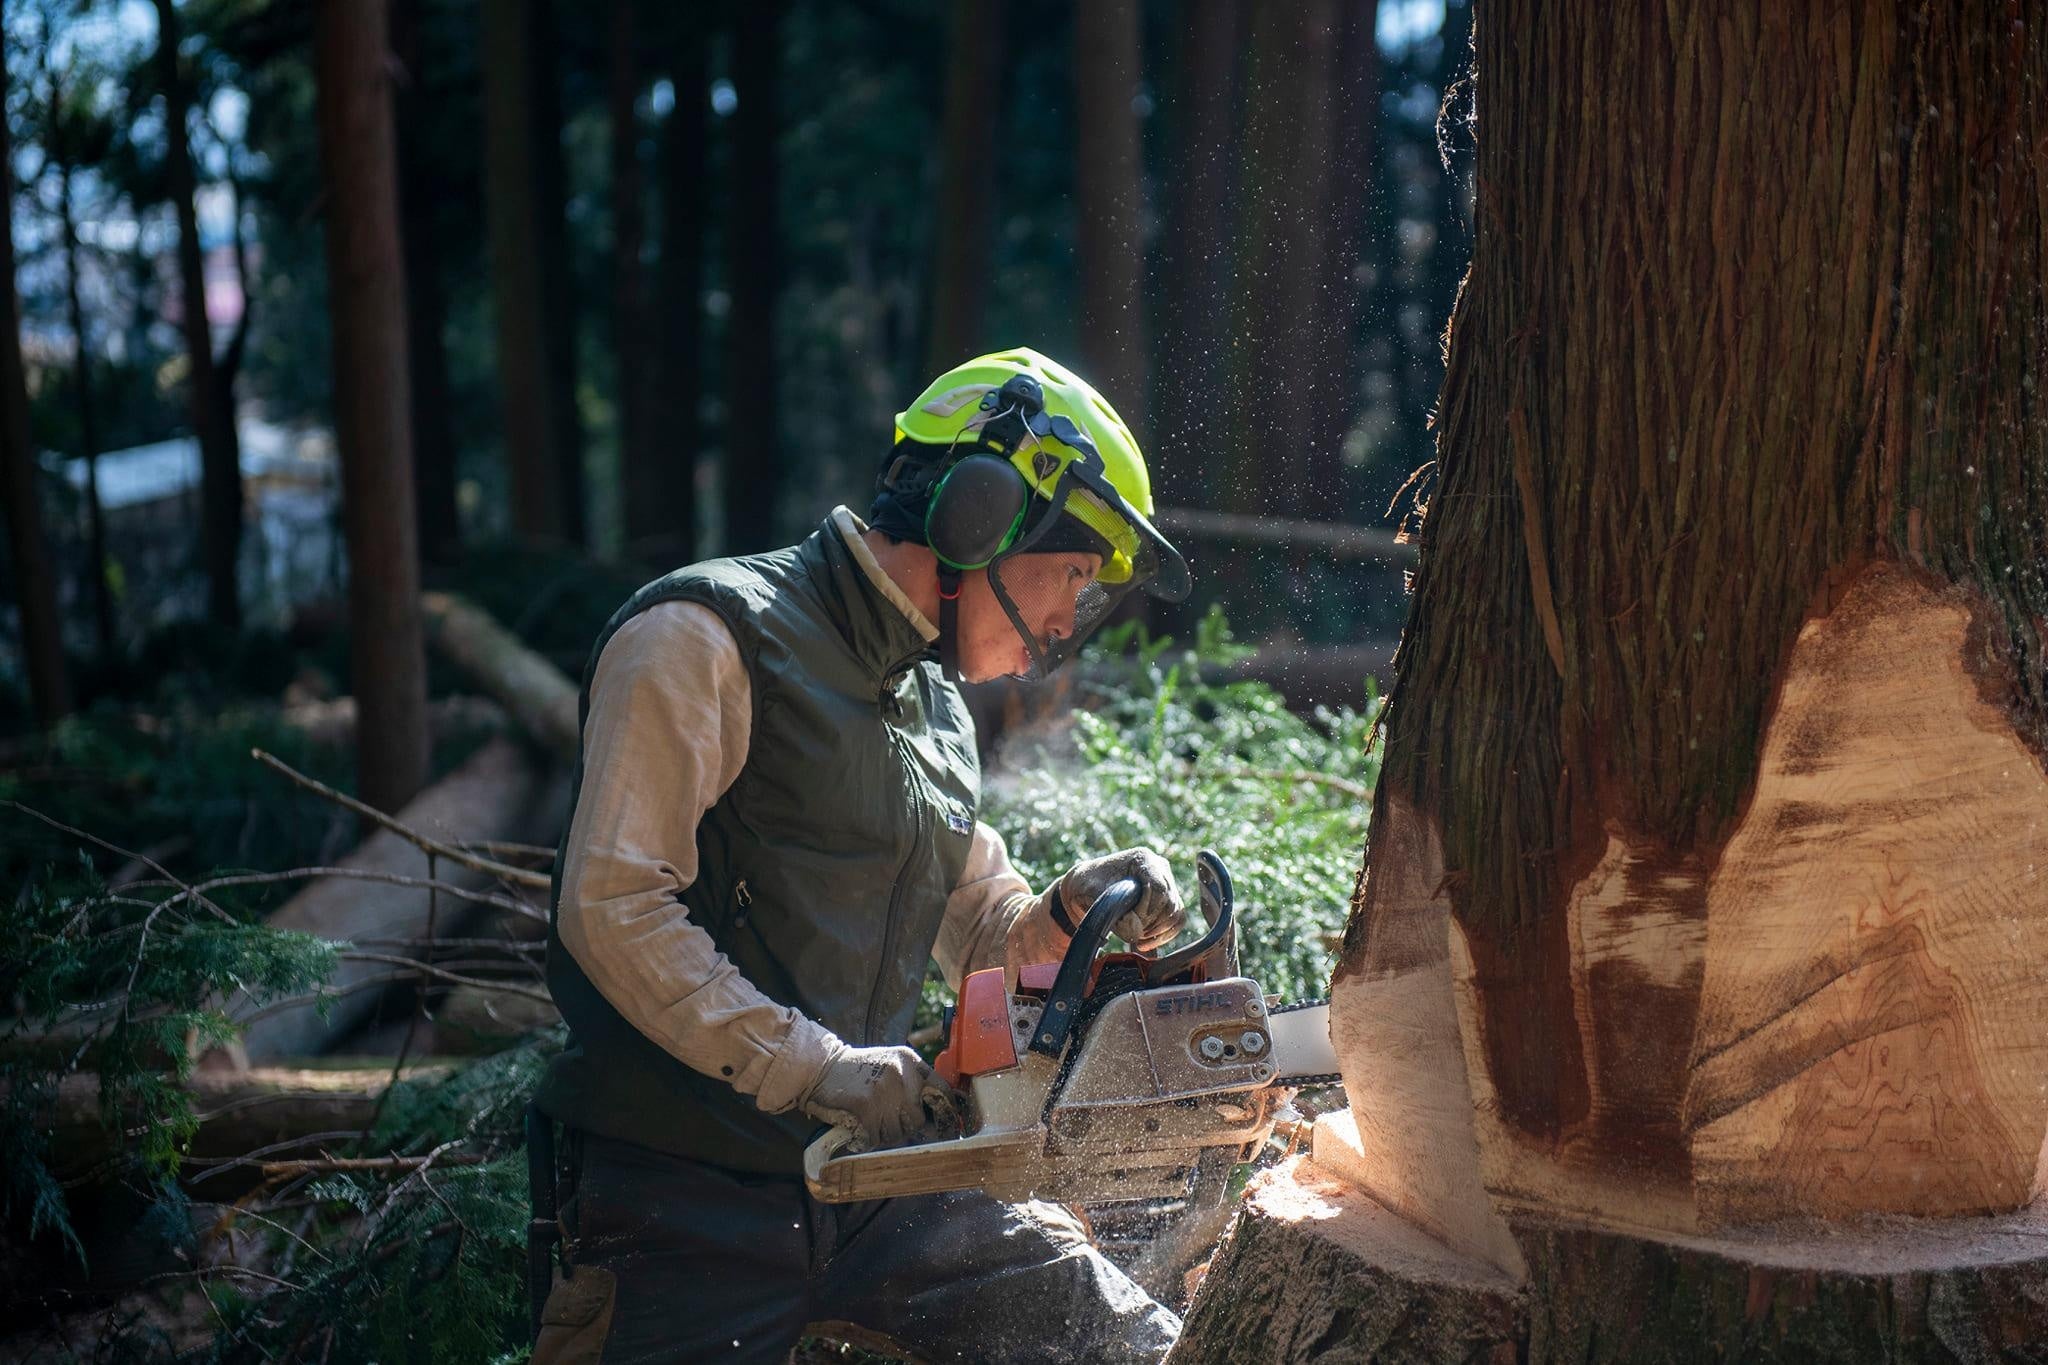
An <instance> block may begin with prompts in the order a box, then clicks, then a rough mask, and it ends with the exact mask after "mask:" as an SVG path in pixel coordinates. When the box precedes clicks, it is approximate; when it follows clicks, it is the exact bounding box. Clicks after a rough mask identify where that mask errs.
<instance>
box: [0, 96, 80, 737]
mask: <svg viewBox="0 0 2048 1365" xmlns="http://www.w3.org/2000/svg"><path fill="white" fill-rule="evenodd" d="M4 65H5V64H4V63H0V67H4ZM6 95H7V74H6V72H5V70H0V108H4V107H5V104H6ZM0 476H4V479H0V493H4V494H5V496H4V497H0V511H4V513H5V515H6V518H7V547H8V552H9V556H10V567H11V568H12V569H13V571H14V590H15V595H16V604H17V607H18V609H19V610H20V612H21V652H22V654H23V656H24V662H25V663H26V665H27V671H28V687H29V696H30V699H31V700H32V701H33V703H34V704H35V709H36V718H37V719H38V720H39V721H41V722H42V724H44V725H46V726H48V725H54V724H56V723H57V721H59V720H61V719H62V718H63V717H65V716H66V715H68V714H70V712H71V684H70V679H69V678H68V676H67V674H66V670H65V667H64V634H63V625H62V618H60V617H59V616H58V614H57V579H56V574H55V572H54V569H53V563H52V560H51V558H50V547H49V543H48V542H47V541H46V540H45V539H44V536H43V501H42V489H41V488H40V487H39V485H40V483H41V482H42V480H41V478H40V476H39V474H38V471H37V468H36V447H35V438H34V437H33V435H32V434H31V433H30V431H29V423H28V381H27V377H26V375H25V374H24V372H23V370H22V364H21V301H20V299H19V298H18V297H17V296H16V294H15V292H14V140H13V137H12V135H11V134H10V132H9V129H8V127H7V120H6V119H4V118H0Z"/></svg>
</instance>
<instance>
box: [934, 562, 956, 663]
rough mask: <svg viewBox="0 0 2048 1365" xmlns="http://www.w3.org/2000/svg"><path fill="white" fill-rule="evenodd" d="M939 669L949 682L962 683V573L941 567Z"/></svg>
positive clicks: (948, 567)
mask: <svg viewBox="0 0 2048 1365" xmlns="http://www.w3.org/2000/svg"><path fill="white" fill-rule="evenodd" d="M939 667H941V668H943V669H944V670H945V672H946V681H947V682H955V683H956V682H959V681H960V571H959V570H958V569H956V568H954V567H953V566H952V565H950V564H945V563H941V564H940V565H939Z"/></svg>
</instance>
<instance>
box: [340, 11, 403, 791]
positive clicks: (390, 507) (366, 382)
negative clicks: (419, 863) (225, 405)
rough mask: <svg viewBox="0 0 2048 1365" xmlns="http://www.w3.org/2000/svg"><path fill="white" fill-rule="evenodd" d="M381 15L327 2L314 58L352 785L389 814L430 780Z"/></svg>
mask: <svg viewBox="0 0 2048 1365" xmlns="http://www.w3.org/2000/svg"><path fill="white" fill-rule="evenodd" d="M387 18H388V4H387V0H322V3H321V5H320V7H319V9H318V11H317V13H316V24H315V58H316V62H317V74H318V80H319V117H320V160H321V167H322V170H323V172H324V174H325V177H326V181H327V185H328V188H329V192H330V198H331V200H332V202H333V205H334V207H333V209H332V210H331V211H330V212H329V213H328V215H327V275H328V279H329V281H330V288H331V293H332V296H333V303H332V305H331V307H330V309H329V320H330V324H331V326H332V329H333V334H334V432H335V443H336V445H337V446H338V447H339V449H340V456H341V480H342V533H343V536H344V538H345V540H346V542H347V546H348V564H349V576H348V614H349V663H350V672H351V674H352V683H351V691H352V692H353V693H354V695H355V698H356V705H357V707H358V711H359V716H360V723H359V724H358V725H357V727H356V790H357V793H358V795H360V796H361V797H362V799H363V800H364V801H366V802H368V803H369V804H370V805H372V806H375V807H377V808H378V809H379V810H386V811H390V810H397V809H398V808H399V807H400V806H402V805H404V804H405V803H406V802H408V801H410V800H411V799H412V797H413V795H414V794H415V793H416V792H418V791H419V789H420V787H421V785H422V784H423V783H424V782H425V781H426V775H427V758H428V754H427V670H426V643H425V638H424V635H423V633H422V626H421V617H420V595H419V542H418V525H417V522H416V520H415V512H414V507H413V478H412V405H411V398H410V387H409V375H408V366H407V359H406V323H405V262H404V256H403V253H402V250H401V248H400V245H399V230H398V153H397V146H396V142H395V140H394V137H393V132H392V108H391V74H390V73H391V71H392V69H393V67H394V63H393V62H392V60H391V53H390V41H389V31H388V28H387Z"/></svg>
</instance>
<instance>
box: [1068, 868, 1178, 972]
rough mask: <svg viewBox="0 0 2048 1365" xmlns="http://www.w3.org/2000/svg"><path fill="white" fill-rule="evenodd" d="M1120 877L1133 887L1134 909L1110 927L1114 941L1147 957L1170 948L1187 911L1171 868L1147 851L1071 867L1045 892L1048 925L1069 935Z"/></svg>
mask: <svg viewBox="0 0 2048 1365" xmlns="http://www.w3.org/2000/svg"><path fill="white" fill-rule="evenodd" d="M1125 877H1128V878H1130V879H1131V880H1132V881H1134V882H1136V883H1137V884H1138V904H1137V908H1136V909H1134V910H1131V911H1129V912H1128V913H1126V914H1125V915H1124V916H1123V918H1121V919H1119V920H1118V921H1117V922H1116V923H1115V924H1113V925H1111V926H1110V927H1111V928H1112V929H1114V930H1115V931H1116V936H1117V937H1118V938H1120V939H1122V940H1123V941H1124V942H1126V943H1128V944H1130V945H1131V946H1132V947H1133V948H1136V949H1138V950H1140V951H1141V952H1147V953H1149V952H1151V951H1153V950H1154V949H1155V948H1160V947H1163V946H1164V945H1166V944H1168V943H1171V942H1172V941H1173V939H1174V936H1175V935H1177V934H1179V933H1180V928H1181V925H1183V924H1185V923H1186V922H1187V917H1188V915H1187V910H1186V908H1185V907H1183V906H1182V904H1181V899H1180V887H1179V886H1177V885H1175V884H1174V880H1173V868H1172V867H1171V866H1170V865H1169V864H1168V863H1167V861H1166V859H1164V858H1162V857H1160V856H1159V855H1158V854H1157V853H1154V852H1153V851H1152V850H1151V849H1149V848H1127V849H1125V850H1123V851H1122V852H1121V853H1112V854H1109V855H1108V856H1106V857H1102V858H1090V859H1089V860H1088V861H1087V862H1084V863H1075V864H1074V865H1073V867H1071V868H1069V869H1068V871H1067V874H1066V875H1065V876H1064V877H1061V878H1060V879H1059V880H1058V881H1056V882H1054V883H1053V884H1052V886H1051V887H1049V888H1048V889H1047V890H1046V893H1045V899H1046V901H1047V902H1048V904H1049V905H1050V907H1051V909H1052V916H1053V922H1054V923H1056V924H1058V925H1059V927H1060V928H1061V929H1062V930H1064V931H1065V932H1066V933H1068V934H1069V935H1071V934H1073V932H1074V931H1075V930H1076V929H1079V928H1080V927H1081V920H1082V918H1083V917H1084V916H1086V915H1087V913H1088V907H1090V906H1091V905H1093V904H1095V901H1096V898H1097V897H1098V896H1100V895H1101V894H1102V893H1103V892H1105V891H1107V890H1109V888H1110V886H1111V885H1112V884H1113V883H1115V882H1117V881H1120V880H1122V879H1123V878H1125Z"/></svg>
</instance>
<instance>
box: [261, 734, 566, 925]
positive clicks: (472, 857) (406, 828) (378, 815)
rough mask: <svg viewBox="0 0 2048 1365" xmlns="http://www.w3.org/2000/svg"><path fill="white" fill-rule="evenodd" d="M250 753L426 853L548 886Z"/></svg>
mask: <svg viewBox="0 0 2048 1365" xmlns="http://www.w3.org/2000/svg"><path fill="white" fill-rule="evenodd" d="M249 753H250V755H251V756H252V757H253V758H255V760H256V761H257V762H258V763H261V764H262V765H263V766H264V767H266V768H269V769H270V770H271V771H273V772H276V773H280V774H282V775H283V776H284V777H286V778H288V779H289V780H290V781H292V782H295V783H297V784H298V785H299V786H301V787H304V788H305V789H306V790H307V791H310V792H312V793H313V794H314V795H316V796H321V797H325V798H326V799H327V800H329V801H332V802H334V803H335V804H336V805H338V806H341V807H343V808H344V809H347V810H350V811H353V812H355V813H356V814H357V815H360V816H362V817H363V818H364V819H365V820H369V821H371V822H373V823H375V824H378V825H382V826H383V827H384V828H385V829H388V830H390V831H391V832H392V833H393V834H396V835H397V836H398V837H399V838H401V839H404V840H405V841H406V842H408V843H410V844H413V845H415V846H416V847H418V848H419V849H421V850H422V851H424V852H427V853H432V854H438V855H439V856H441V857H443V858H446V859H448V860H449V861H450V862H452V863H457V864H460V865H461V866H463V867H466V868H469V869H470V870H471V871H473V872H481V873H483V874H484V875H485V876H489V877H496V878H497V879H498V880H500V881H502V882H505V883H507V884H508V885H511V886H525V887H531V888H533V889H534V890H537V891H540V890H546V889H547V887H548V886H549V882H550V879H549V877H548V875H547V874H546V873H544V872H535V871H533V870H532V869H530V868H524V867H514V866H512V865H511V864H510V863H502V862H499V861H497V860H496V859H493V858H485V857H480V856H478V855H477V854H474V853H466V852H464V851H463V850H462V849H460V848H458V847H456V846H455V845H453V844H444V843H442V842H441V841H440V840H439V839H433V838H429V837H428V836H427V835H424V834H421V833H420V832H419V831H418V830H416V829H413V828H412V827H411V826H410V825H407V824H404V823H402V822H401V821H399V820H396V819H393V818H392V817H391V816H389V815H386V814H385V813H384V812H383V811H380V810H378V809H377V808H376V807H374V806H369V805H365V804H364V803H363V802H361V801H358V800H356V799H355V798H354V797H353V796H350V795H349V794H348V793H346V792H340V791H336V790H335V789H334V788H332V787H330V786H328V785H327V784H326V783H325V782H321V781H319V780H318V779H316V778H311V777H308V776H306V775H305V774H304V773H302V772H300V771H299V770H298V769H296V768H294V767H292V765H291V764H289V763H286V762H285V761H284V760H283V759H281V758H279V757H277V756H276V755H275V754H270V753H266V752H264V751H263V750H261V749H251V750H250V751H249Z"/></svg>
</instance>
